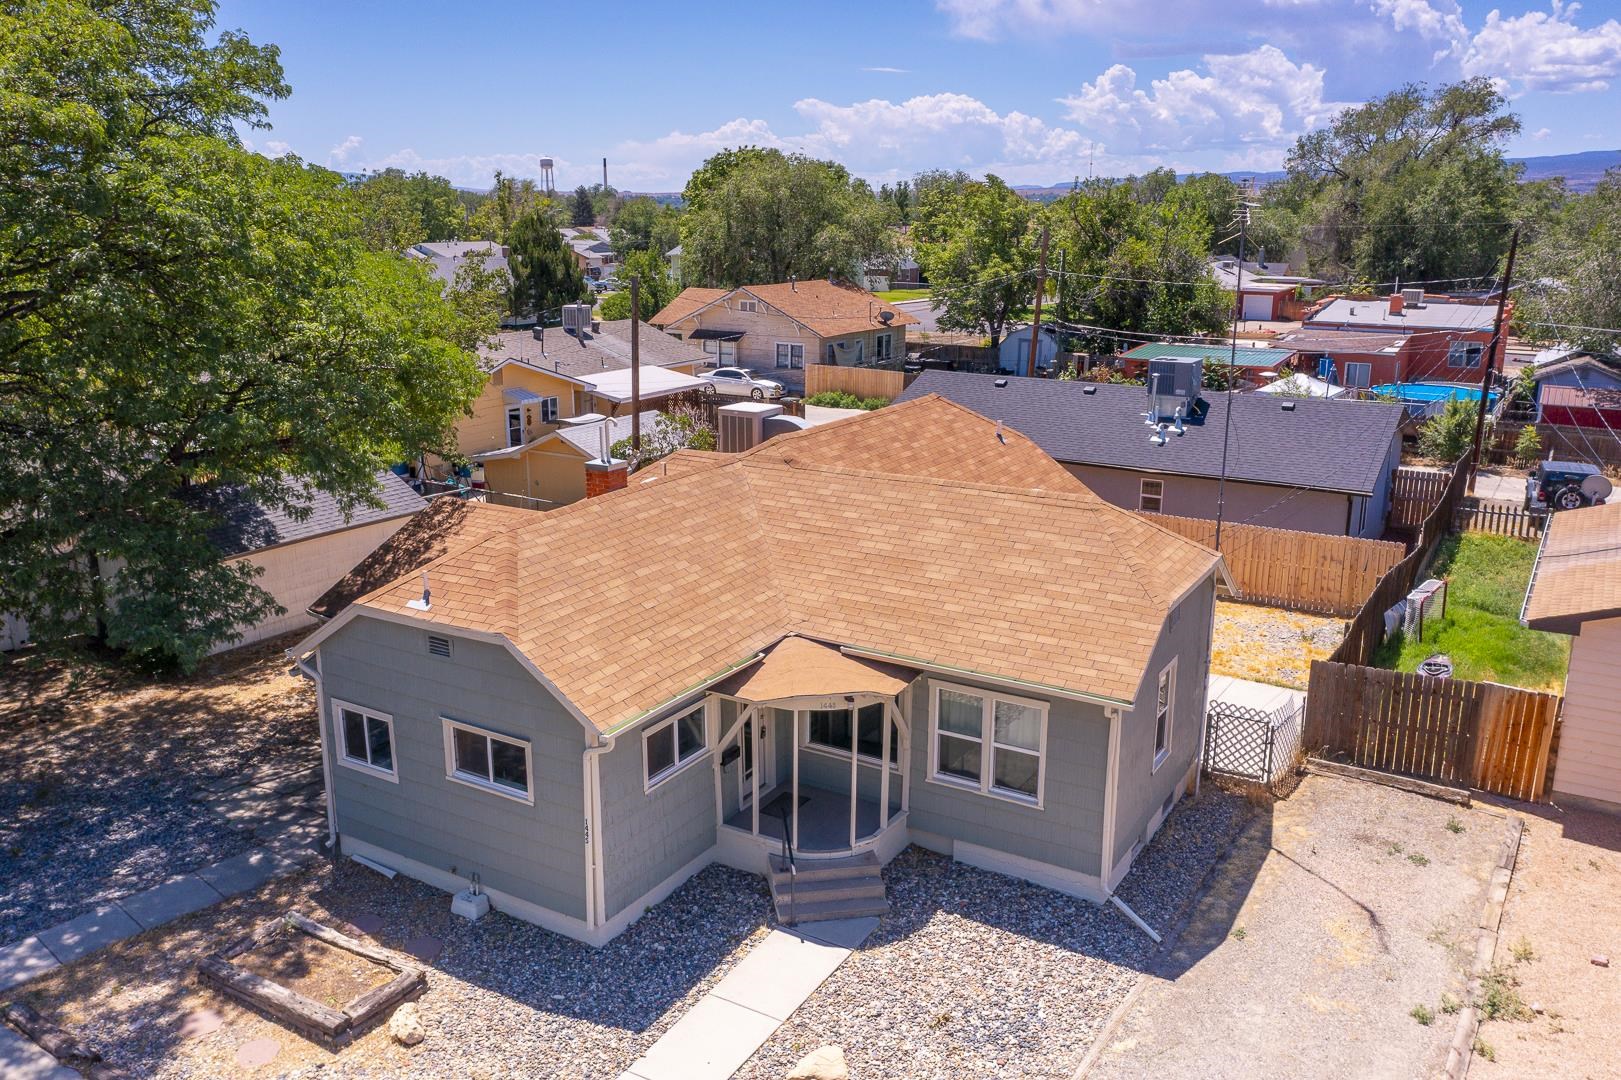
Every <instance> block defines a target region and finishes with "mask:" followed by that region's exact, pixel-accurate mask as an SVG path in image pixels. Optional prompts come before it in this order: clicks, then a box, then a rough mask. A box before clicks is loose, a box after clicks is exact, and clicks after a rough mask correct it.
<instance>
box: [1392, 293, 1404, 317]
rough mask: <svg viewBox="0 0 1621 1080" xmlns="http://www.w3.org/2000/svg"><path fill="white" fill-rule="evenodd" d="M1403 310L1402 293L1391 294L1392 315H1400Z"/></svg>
mask: <svg viewBox="0 0 1621 1080" xmlns="http://www.w3.org/2000/svg"><path fill="white" fill-rule="evenodd" d="M1401 309H1402V297H1401V293H1399V292H1393V293H1391V294H1390V313H1391V314H1392V315H1400V314H1401Z"/></svg>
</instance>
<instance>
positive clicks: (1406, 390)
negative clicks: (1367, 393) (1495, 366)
mask: <svg viewBox="0 0 1621 1080" xmlns="http://www.w3.org/2000/svg"><path fill="white" fill-rule="evenodd" d="M1372 392H1373V393H1375V394H1378V395H1379V396H1380V397H1387V396H1388V397H1394V398H1398V399H1400V400H1402V401H1410V402H1414V403H1417V404H1424V405H1429V404H1432V403H1437V402H1444V401H1473V402H1479V401H1480V387H1478V386H1464V385H1462V384H1461V383H1438V382H1436V383H1424V382H1413V383H1384V384H1382V385H1380V386H1375V387H1373V388H1372ZM1497 396H1498V395H1497V392H1496V391H1495V390H1494V391H1492V394H1491V396H1490V397H1489V398H1487V400H1486V404H1487V405H1488V406H1492V405H1496V404H1497Z"/></svg>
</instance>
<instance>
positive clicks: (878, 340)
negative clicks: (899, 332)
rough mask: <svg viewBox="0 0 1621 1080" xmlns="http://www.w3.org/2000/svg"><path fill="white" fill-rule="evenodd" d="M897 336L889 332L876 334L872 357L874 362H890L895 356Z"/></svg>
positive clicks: (873, 338) (873, 341)
mask: <svg viewBox="0 0 1621 1080" xmlns="http://www.w3.org/2000/svg"><path fill="white" fill-rule="evenodd" d="M894 344H895V335H894V334H893V333H891V332H889V331H885V332H884V333H882V334H874V335H873V337H872V355H873V359H874V360H888V359H890V358H891V357H892V356H893V355H894V351H893V350H894Z"/></svg>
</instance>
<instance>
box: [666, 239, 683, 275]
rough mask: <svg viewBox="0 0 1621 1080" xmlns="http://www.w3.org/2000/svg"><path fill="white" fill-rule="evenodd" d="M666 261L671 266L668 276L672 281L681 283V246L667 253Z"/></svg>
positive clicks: (678, 245)
mask: <svg viewBox="0 0 1621 1080" xmlns="http://www.w3.org/2000/svg"><path fill="white" fill-rule="evenodd" d="M664 261H665V262H667V263H669V264H670V269H669V271H668V272H667V273H666V276H667V277H668V278H669V279H670V280H671V281H680V280H681V245H680V244H677V245H676V246H675V247H673V248H671V249H670V250H669V251H666V252H665V253H664Z"/></svg>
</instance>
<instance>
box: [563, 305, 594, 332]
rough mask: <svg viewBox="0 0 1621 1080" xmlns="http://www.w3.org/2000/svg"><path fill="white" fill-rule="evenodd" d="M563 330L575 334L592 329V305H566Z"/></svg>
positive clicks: (564, 307)
mask: <svg viewBox="0 0 1621 1080" xmlns="http://www.w3.org/2000/svg"><path fill="white" fill-rule="evenodd" d="M563 329H564V330H571V331H575V332H581V331H585V330H589V329H591V305H590V304H564V305H563Z"/></svg>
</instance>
